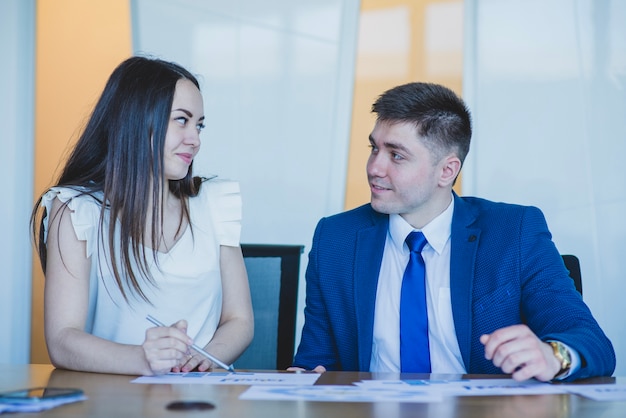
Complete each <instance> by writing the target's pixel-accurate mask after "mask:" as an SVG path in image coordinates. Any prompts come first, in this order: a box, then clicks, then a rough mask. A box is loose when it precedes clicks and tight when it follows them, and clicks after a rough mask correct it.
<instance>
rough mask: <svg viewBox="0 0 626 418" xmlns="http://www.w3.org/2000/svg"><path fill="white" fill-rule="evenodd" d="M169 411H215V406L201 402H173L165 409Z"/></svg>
mask: <svg viewBox="0 0 626 418" xmlns="http://www.w3.org/2000/svg"><path fill="white" fill-rule="evenodd" d="M165 408H166V409H167V410H169V411H206V410H209V409H215V405H213V404H212V403H210V402H202V401H174V402H170V403H168V404H167V406H166V407H165Z"/></svg>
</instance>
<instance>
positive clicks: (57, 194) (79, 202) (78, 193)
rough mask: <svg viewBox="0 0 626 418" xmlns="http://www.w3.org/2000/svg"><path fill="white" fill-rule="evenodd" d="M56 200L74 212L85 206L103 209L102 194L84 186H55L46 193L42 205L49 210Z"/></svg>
mask: <svg viewBox="0 0 626 418" xmlns="http://www.w3.org/2000/svg"><path fill="white" fill-rule="evenodd" d="M55 199H58V200H59V201H60V202H61V203H63V204H66V205H67V206H69V208H70V209H71V210H73V211H75V210H76V209H78V207H81V206H83V205H88V206H95V207H98V208H100V207H102V192H93V191H91V190H89V189H88V188H86V187H82V186H55V187H51V188H50V189H48V190H47V191H46V193H44V195H43V196H42V198H41V204H42V205H44V206H45V207H46V208H47V209H48V210H49V209H50V207H51V206H52V203H53V202H54V200H55Z"/></svg>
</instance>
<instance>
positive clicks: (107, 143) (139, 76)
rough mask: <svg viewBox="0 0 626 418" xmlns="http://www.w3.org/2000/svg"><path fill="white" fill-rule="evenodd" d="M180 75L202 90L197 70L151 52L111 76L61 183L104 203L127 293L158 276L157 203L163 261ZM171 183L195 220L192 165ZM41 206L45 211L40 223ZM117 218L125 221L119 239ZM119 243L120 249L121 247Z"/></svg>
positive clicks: (196, 182) (37, 230) (36, 232)
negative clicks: (168, 139) (167, 165)
mask: <svg viewBox="0 0 626 418" xmlns="http://www.w3.org/2000/svg"><path fill="white" fill-rule="evenodd" d="M180 79H187V80H190V81H191V82H193V83H194V84H195V86H196V87H198V89H200V86H199V83H198V80H197V79H196V77H194V76H193V75H192V74H191V73H190V72H189V71H187V70H186V69H184V68H183V67H181V66H179V65H177V64H175V63H171V62H167V61H163V60H160V59H151V58H145V57H132V58H129V59H127V60H125V61H124V62H122V63H121V64H120V65H119V66H118V67H117V68H116V69H115V70H114V71H113V73H112V74H111V76H110V77H109V80H108V81H107V84H106V86H105V88H104V91H103V92H102V95H101V96H100V99H99V100H98V102H97V104H96V106H95V108H94V110H93V113H92V114H91V116H90V118H89V120H88V122H87V126H86V127H85V129H84V131H83V132H82V134H81V135H80V137H79V139H78V142H77V143H76V146H75V147H74V149H73V150H72V152H71V154H70V156H69V159H68V160H67V163H66V164H65V167H64V168H63V171H62V173H61V175H60V177H59V179H58V182H57V185H58V186H62V187H73V188H75V189H77V190H79V191H80V192H81V193H82V194H85V195H90V196H92V197H93V198H94V199H97V200H98V201H99V202H100V204H101V208H102V209H101V212H100V222H99V231H100V232H101V233H100V234H98V236H99V237H100V238H99V239H98V246H100V245H107V246H108V248H109V250H110V251H109V254H110V256H111V260H109V261H110V262H111V265H112V268H113V274H114V277H115V280H116V282H117V285H118V287H119V288H120V291H121V292H122V294H123V296H124V297H125V298H126V299H128V295H127V294H126V292H125V290H124V288H125V285H128V286H129V287H130V288H131V289H134V290H135V291H136V292H137V294H138V295H139V296H140V297H141V298H143V299H144V300H147V297H146V295H145V293H144V291H143V290H142V288H141V285H140V283H141V282H142V281H148V282H149V283H153V280H152V277H151V275H150V273H149V265H150V263H149V260H148V259H147V257H146V254H145V251H144V248H145V246H144V236H145V231H144V226H145V224H146V219H147V211H148V209H149V208H151V211H152V213H151V219H152V225H151V229H152V230H151V233H150V234H148V235H149V236H151V237H152V242H150V243H149V244H150V247H151V248H152V252H153V254H152V256H153V258H154V261H155V262H156V260H157V257H156V252H157V248H158V243H159V238H160V231H161V225H162V210H161V209H162V208H161V202H162V199H161V196H162V194H163V192H164V191H163V190H162V189H163V188H164V187H165V185H164V184H163V182H162V181H161V180H160V179H163V178H164V176H163V171H164V166H163V164H164V163H163V148H164V142H165V135H166V132H167V128H168V124H169V119H170V112H171V109H172V101H173V98H174V91H175V89H176V83H177V82H178V80H180ZM153 180H154V181H153ZM168 183H169V184H168V185H167V187H169V190H170V191H171V192H172V193H173V194H174V195H175V196H176V197H178V198H179V199H180V200H181V204H182V214H181V219H180V222H181V225H182V221H183V219H184V218H186V219H189V206H188V201H187V197H189V196H195V195H196V194H197V193H198V190H199V187H200V184H201V181H200V179H199V178H197V177H192V166H190V167H189V171H188V172H187V175H186V176H185V177H184V178H183V179H180V180H169V181H168ZM100 194H101V196H102V200H100V198H99V197H98V196H99V195H100ZM42 196H43V195H42ZM41 200H42V197H40V198H39V200H38V201H37V202H36V204H35V207H34V209H33V212H32V215H31V226H32V233H33V238H34V240H35V242H36V243H37V244H38V245H37V246H38V251H39V258H40V261H41V265H42V267H43V269H44V272H45V270H46V258H47V249H46V243H45V242H44V231H43V219H44V218H45V217H46V216H47V215H49V214H46V210H45V209H43V210H40V204H41ZM66 205H67V203H66ZM40 211H43V213H42V214H41V221H40V222H39V226H37V225H36V224H37V222H36V220H37V218H38V216H39V215H38V214H39V212H40ZM62 212H63V211H59V213H62ZM105 218H108V220H109V222H108V233H107V234H103V232H104V225H105ZM116 224H117V225H119V228H120V229H119V231H120V233H119V236H118V238H117V242H116V238H115V237H116V234H115V233H114V231H115V228H116ZM179 227H180V226H179ZM104 236H108V242H107V243H104V242H102V241H103V239H104V238H102V237H104ZM116 244H117V246H118V247H119V252H117V251H115V247H116ZM116 254H119V260H118V259H117V256H116ZM135 266H136V267H135ZM100 268H101V267H100Z"/></svg>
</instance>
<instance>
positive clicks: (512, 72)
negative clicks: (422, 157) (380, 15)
mask: <svg viewBox="0 0 626 418" xmlns="http://www.w3.org/2000/svg"><path fill="white" fill-rule="evenodd" d="M465 12H466V28H465V34H466V39H465V42H466V43H465V46H466V48H465V60H466V63H465V74H464V97H465V99H466V100H467V102H468V105H469V106H470V108H471V110H472V112H473V119H474V127H475V134H474V139H473V144H472V150H471V151H470V157H469V159H468V164H467V166H466V167H465V169H464V177H463V180H464V183H463V186H464V187H463V190H464V194H467V195H478V196H481V197H486V198H489V199H493V200H502V201H508V202H514V203H522V204H531V205H535V206H538V207H540V208H541V209H542V210H543V211H544V213H545V215H546V218H547V220H548V225H549V226H550V229H551V231H552V233H553V238H554V241H555V243H556V244H557V247H558V248H559V250H560V251H561V253H571V254H576V255H577V256H578V257H579V258H580V261H581V267H582V276H583V296H584V300H585V301H586V302H587V304H588V305H589V307H590V308H591V310H592V312H593V313H594V316H595V317H596V319H597V320H598V321H599V323H600V325H601V326H602V327H603V329H604V330H605V332H606V333H607V335H608V336H609V338H610V339H611V340H612V341H613V344H614V346H615V350H616V353H617V370H616V372H615V375H625V374H626V361H624V358H625V357H626V325H625V322H624V318H625V317H626V308H625V305H624V302H623V296H624V294H626V280H625V279H626V277H625V273H624V268H623V267H622V262H624V259H625V258H626V181H625V180H626V176H625V175H624V168H623V159H624V156H625V155H626V25H625V24H624V22H626V2H624V1H621V0H613V1H611V0H602V1H597V0H578V1H573V0H552V1H548V2H546V1H543V0H509V1H506V2H503V1H490V0H471V1H467V2H466V5H465ZM555 303H558V301H555ZM563 314H564V315H567V307H566V306H564V307H563Z"/></svg>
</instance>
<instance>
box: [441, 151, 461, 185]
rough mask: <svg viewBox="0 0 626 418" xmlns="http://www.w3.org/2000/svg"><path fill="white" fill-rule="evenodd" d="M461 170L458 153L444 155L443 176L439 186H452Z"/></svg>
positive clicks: (442, 162)
mask: <svg viewBox="0 0 626 418" xmlns="http://www.w3.org/2000/svg"><path fill="white" fill-rule="evenodd" d="M459 171H461V160H459V157H457V156H456V155H449V156H447V157H444V158H443V160H442V161H441V176H440V178H439V186H441V187H445V186H452V185H453V184H454V180H455V179H456V177H457V176H458V175H459Z"/></svg>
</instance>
